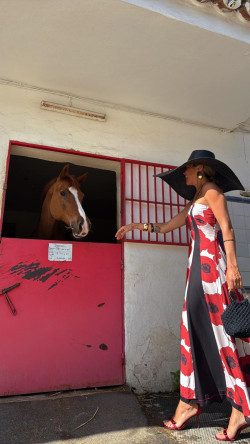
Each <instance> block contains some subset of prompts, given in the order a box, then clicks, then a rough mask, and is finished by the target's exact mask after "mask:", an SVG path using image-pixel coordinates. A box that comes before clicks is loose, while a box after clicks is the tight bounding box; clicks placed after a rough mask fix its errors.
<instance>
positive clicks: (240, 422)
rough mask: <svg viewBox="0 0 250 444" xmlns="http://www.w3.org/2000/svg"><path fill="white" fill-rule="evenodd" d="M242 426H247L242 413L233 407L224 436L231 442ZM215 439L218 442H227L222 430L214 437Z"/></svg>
mask: <svg viewBox="0 0 250 444" xmlns="http://www.w3.org/2000/svg"><path fill="white" fill-rule="evenodd" d="M244 425H247V422H246V420H245V417H244V415H243V413H242V412H240V411H239V410H236V409H235V408H234V407H233V408H232V413H231V416H230V420H229V424H228V428H227V429H226V434H227V436H228V438H229V440H233V439H234V438H236V436H237V433H238V431H239V429H240V428H241V427H243V426H244ZM249 425H250V424H249ZM215 438H216V439H218V440H220V441H227V439H225V438H226V435H225V433H224V430H222V431H221V432H220V433H217V435H215Z"/></svg>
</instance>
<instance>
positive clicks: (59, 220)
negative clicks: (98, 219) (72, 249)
mask: <svg viewBox="0 0 250 444" xmlns="http://www.w3.org/2000/svg"><path fill="white" fill-rule="evenodd" d="M68 170H69V165H65V166H64V167H63V169H62V171H61V172H60V174H59V176H58V177H56V178H54V179H52V180H51V181H50V182H49V183H48V184H47V185H46V186H45V188H44V191H43V196H42V202H43V203H42V209H41V215H40V220H39V224H38V232H37V238H38V239H50V240H65V234H64V231H65V229H64V227H65V226H66V229H67V230H69V231H70V232H71V235H72V236H73V239H74V240H82V239H83V238H84V237H86V236H87V234H88V233H89V230H90V225H91V223H90V220H89V218H88V217H87V216H86V214H85V211H84V209H83V207H82V204H81V202H82V200H83V198H84V194H83V192H82V191H81V189H80V183H82V182H84V181H85V180H86V178H87V175H88V173H84V174H83V175H82V176H79V177H75V176H72V175H70V174H69V172H68Z"/></svg>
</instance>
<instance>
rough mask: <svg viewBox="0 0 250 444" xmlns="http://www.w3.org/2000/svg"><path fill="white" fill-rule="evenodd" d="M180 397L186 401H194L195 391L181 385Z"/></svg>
mask: <svg viewBox="0 0 250 444" xmlns="http://www.w3.org/2000/svg"><path fill="white" fill-rule="evenodd" d="M180 395H181V396H182V398H185V399H194V398H195V391H194V390H192V389H191V388H189V387H183V385H180Z"/></svg>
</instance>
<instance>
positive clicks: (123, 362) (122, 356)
mask: <svg viewBox="0 0 250 444" xmlns="http://www.w3.org/2000/svg"><path fill="white" fill-rule="evenodd" d="M121 363H122V365H125V353H122V354H121Z"/></svg>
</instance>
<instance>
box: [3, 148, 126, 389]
mask: <svg viewBox="0 0 250 444" xmlns="http://www.w3.org/2000/svg"><path fill="white" fill-rule="evenodd" d="M12 145H16V146H23V147H26V148H31V149H40V150H44V151H54V152H58V153H68V154H73V155H75V156H83V157H92V158H97V159H105V160H111V161H116V162H120V164H121V222H122V224H123V223H124V218H125V215H124V188H125V187H124V162H125V159H122V158H119V157H111V156H103V155H98V154H91V153H83V152H80V151H73V150H69V149H64V148H55V147H50V146H47V145H37V144H31V143H25V142H20V141H16V140H10V141H9V148H8V155H7V159H6V167H5V179H4V186H3V195H2V209H1V218H0V243H1V240H2V225H3V216H4V208H5V199H6V190H7V182H8V173H9V163H10V155H11V147H12ZM121 255H122V257H121V261H122V263H121V302H122V303H121V306H122V313H121V317H122V323H123V325H122V356H123V359H124V365H123V366H122V380H123V382H124V383H125V328H124V266H123V264H124V242H122V245H121Z"/></svg>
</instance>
